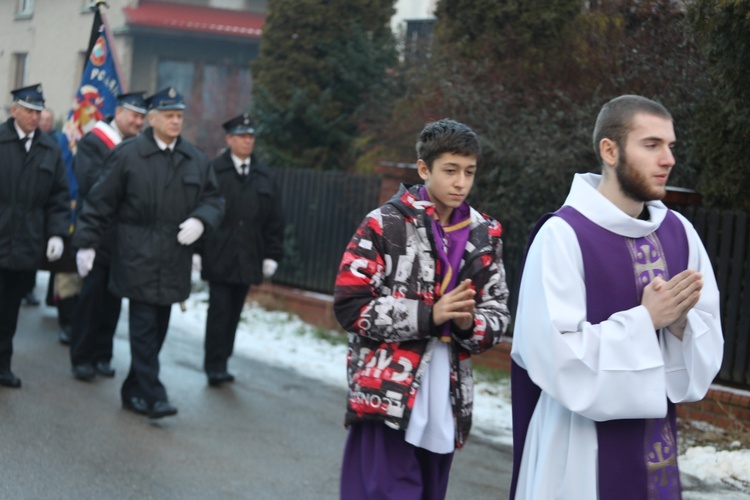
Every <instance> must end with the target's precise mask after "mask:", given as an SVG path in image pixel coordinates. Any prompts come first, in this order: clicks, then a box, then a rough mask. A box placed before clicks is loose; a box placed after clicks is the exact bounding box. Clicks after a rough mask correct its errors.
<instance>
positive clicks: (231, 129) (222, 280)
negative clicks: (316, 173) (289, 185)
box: [196, 114, 284, 386]
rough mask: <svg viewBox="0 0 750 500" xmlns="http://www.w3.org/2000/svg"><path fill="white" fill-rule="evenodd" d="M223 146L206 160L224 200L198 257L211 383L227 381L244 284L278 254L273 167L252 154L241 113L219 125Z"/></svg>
mask: <svg viewBox="0 0 750 500" xmlns="http://www.w3.org/2000/svg"><path fill="white" fill-rule="evenodd" d="M223 127H224V130H225V132H226V136H225V140H226V143H227V149H226V150H224V152H223V153H222V154H220V155H219V156H218V157H217V158H215V159H214V160H213V162H212V165H213V168H214V171H215V172H216V178H217V179H218V181H219V190H220V192H221V194H222V195H223V196H224V198H225V199H226V213H225V215H224V219H223V220H222V222H221V225H220V226H219V227H218V228H217V229H216V230H210V231H208V233H207V234H206V237H205V238H204V240H203V242H202V245H201V253H202V258H200V259H196V260H200V261H201V264H200V266H202V273H201V274H202V277H203V279H205V280H207V281H208V283H209V286H210V296H209V302H208V316H207V318H206V340H205V358H204V369H205V370H206V375H207V377H208V383H209V385H211V386H219V385H221V384H222V383H224V382H231V381H233V380H234V376H233V375H232V374H231V373H229V371H228V370H227V361H228V359H229V357H230V356H231V355H232V351H233V347H234V338H235V333H236V331H237V324H238V323H239V320H240V314H241V313H242V306H243V305H244V304H245V298H246V297H247V292H248V289H249V288H250V285H253V284H258V283H260V282H261V281H263V279H264V278H266V279H268V278H270V277H271V276H272V275H273V274H274V272H275V271H276V267H277V265H278V262H279V261H280V260H281V257H282V254H283V248H282V245H283V240H284V218H283V214H282V210H281V193H280V190H279V187H278V184H277V182H276V179H275V177H274V175H273V170H272V169H270V168H269V167H268V166H267V165H266V164H264V163H262V162H261V161H260V160H258V158H257V157H256V156H255V154H254V153H253V147H254V145H255V127H254V126H253V122H252V120H251V119H250V117H249V116H248V115H247V114H243V115H240V116H237V117H235V118H232V119H231V120H228V121H227V122H225V123H224V125H223Z"/></svg>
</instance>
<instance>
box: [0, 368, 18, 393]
mask: <svg viewBox="0 0 750 500" xmlns="http://www.w3.org/2000/svg"><path fill="white" fill-rule="evenodd" d="M0 385H3V386H5V387H13V388H14V389H18V388H19V387H21V379H20V378H18V377H16V376H15V375H13V372H12V371H10V370H5V371H2V372H0Z"/></svg>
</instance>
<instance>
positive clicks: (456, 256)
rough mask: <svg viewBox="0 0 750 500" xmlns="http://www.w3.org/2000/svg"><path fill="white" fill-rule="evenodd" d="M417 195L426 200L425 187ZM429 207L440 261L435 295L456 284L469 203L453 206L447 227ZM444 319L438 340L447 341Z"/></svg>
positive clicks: (466, 237)
mask: <svg viewBox="0 0 750 500" xmlns="http://www.w3.org/2000/svg"><path fill="white" fill-rule="evenodd" d="M419 197H420V198H421V199H422V200H423V201H430V197H429V195H428V193H427V189H426V188H425V187H424V186H422V187H420V188H419ZM431 208H432V209H431V210H430V209H428V210H427V215H428V216H430V220H431V221H432V234H433V237H434V240H435V251H436V252H437V257H438V262H439V263H440V268H439V270H438V271H439V272H438V273H437V275H438V276H440V278H441V280H442V281H441V283H440V290H439V293H438V294H435V295H436V296H437V297H442V296H443V295H445V293H447V292H450V291H451V290H453V289H454V288H456V284H457V283H458V274H459V273H458V272H459V270H460V267H461V258H462V257H463V254H464V251H465V250H466V243H467V242H468V241H469V235H470V233H471V228H470V224H469V223H470V222H471V221H470V218H469V214H470V209H469V204H468V203H466V202H463V203H462V204H461V206H460V207H458V208H456V209H454V210H453V212H452V213H451V216H450V223H449V225H448V226H447V227H443V225H442V224H440V218H439V217H438V213H437V211H436V210H434V207H431ZM450 323H451V322H450V321H446V322H445V323H443V324H442V325H441V326H440V340H441V341H443V342H450V340H451V325H450Z"/></svg>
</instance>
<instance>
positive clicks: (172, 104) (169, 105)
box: [148, 87, 185, 111]
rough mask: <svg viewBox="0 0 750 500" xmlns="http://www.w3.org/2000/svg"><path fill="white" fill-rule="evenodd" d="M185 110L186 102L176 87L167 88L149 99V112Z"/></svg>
mask: <svg viewBox="0 0 750 500" xmlns="http://www.w3.org/2000/svg"><path fill="white" fill-rule="evenodd" d="M168 109H169V110H176V109H177V110H183V109H185V102H184V99H183V98H182V95H180V94H179V93H178V92H177V91H176V90H175V89H174V87H167V88H165V89H162V90H160V91H158V92H156V93H155V94H154V95H152V96H151V97H149V98H148V110H149V111H151V110H168Z"/></svg>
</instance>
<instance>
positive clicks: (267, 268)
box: [263, 259, 279, 278]
mask: <svg viewBox="0 0 750 500" xmlns="http://www.w3.org/2000/svg"><path fill="white" fill-rule="evenodd" d="M277 267H279V263H278V262H276V261H275V260H273V259H263V277H264V278H270V277H271V276H273V273H275V272H276V268H277Z"/></svg>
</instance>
